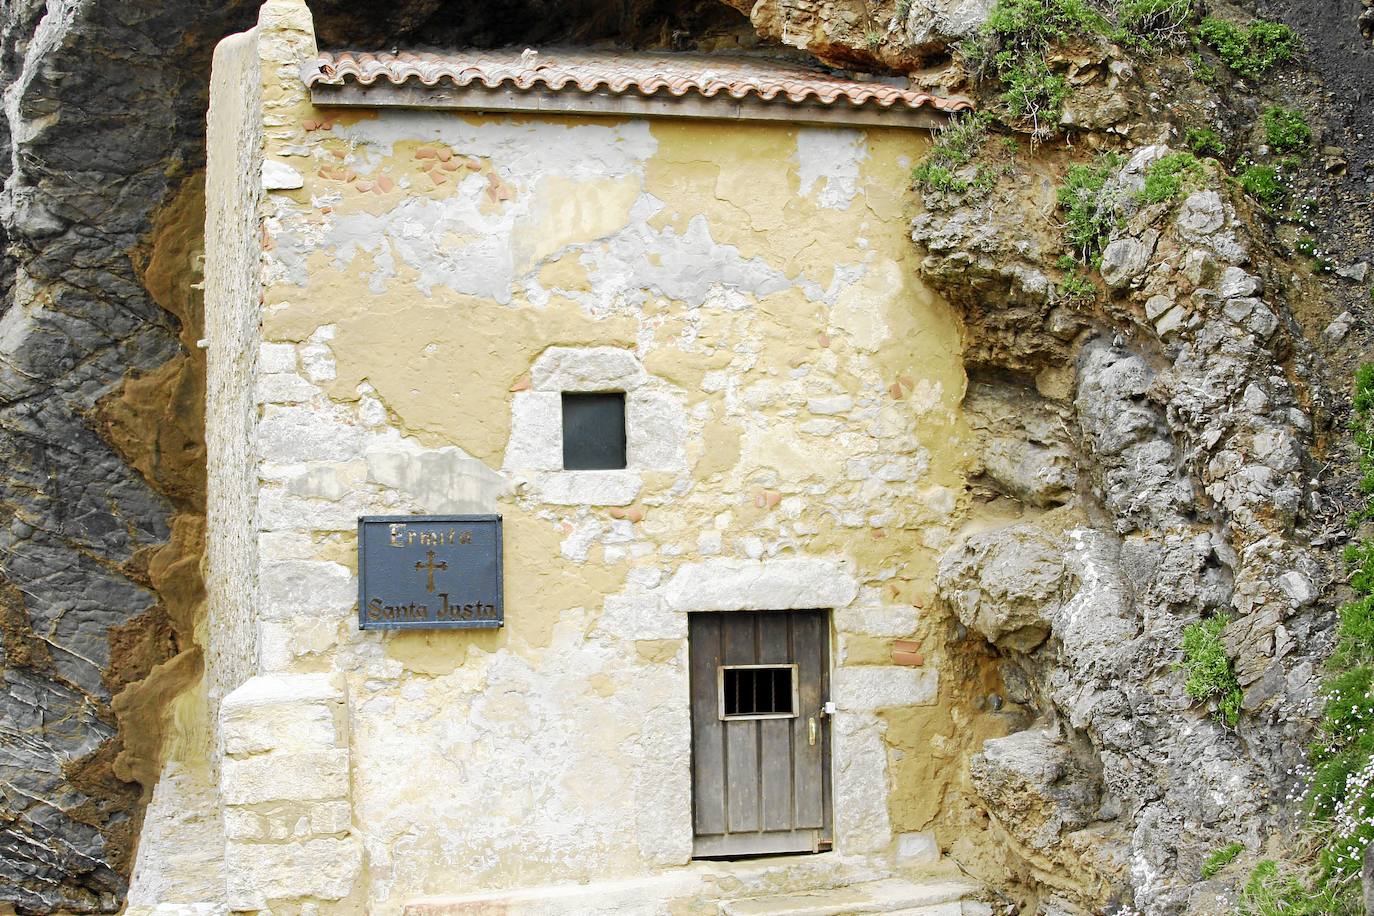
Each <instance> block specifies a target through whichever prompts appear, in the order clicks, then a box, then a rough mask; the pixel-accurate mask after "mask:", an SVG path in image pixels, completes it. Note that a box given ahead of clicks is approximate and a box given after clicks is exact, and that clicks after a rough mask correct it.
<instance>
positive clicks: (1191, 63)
mask: <svg viewBox="0 0 1374 916" xmlns="http://www.w3.org/2000/svg"><path fill="white" fill-rule="evenodd" d="M1188 69H1189V70H1191V71H1193V77H1194V78H1195V79H1196V80H1197V81H1198V82H1199V83H1202V84H1203V85H1204V86H1215V85H1216V84H1217V71H1216V68H1215V67H1213V66H1212V65H1211V64H1209V63H1207V62H1206V61H1205V60H1203V59H1202V55H1201V54H1198V53H1197V52H1196V51H1194V52H1193V53H1191V54H1189V55H1188Z"/></svg>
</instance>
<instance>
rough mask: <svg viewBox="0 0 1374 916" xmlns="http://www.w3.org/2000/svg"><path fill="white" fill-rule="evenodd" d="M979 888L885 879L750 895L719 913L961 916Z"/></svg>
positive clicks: (737, 915)
mask: <svg viewBox="0 0 1374 916" xmlns="http://www.w3.org/2000/svg"><path fill="white" fill-rule="evenodd" d="M977 890H978V888H977V887H976V886H975V885H972V884H965V883H962V882H959V881H915V880H909V879H906V878H885V879H883V880H881V881H869V882H866V883H863V884H851V885H849V886H848V887H840V888H832V889H827V890H817V891H807V892H803V893H794V894H777V895H773V896H768V897H751V898H745V899H741V900H731V901H727V902H723V903H721V904H720V913H721V916H848V914H851V913H907V914H911V916H963V906H962V902H963V900H964V898H966V897H970V896H972V895H973V894H974V893H976V892H977Z"/></svg>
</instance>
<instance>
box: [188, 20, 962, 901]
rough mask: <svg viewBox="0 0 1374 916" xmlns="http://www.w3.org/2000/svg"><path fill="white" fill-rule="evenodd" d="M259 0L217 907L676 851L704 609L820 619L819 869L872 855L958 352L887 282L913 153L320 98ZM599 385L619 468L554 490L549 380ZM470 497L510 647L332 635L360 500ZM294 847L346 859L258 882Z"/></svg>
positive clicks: (295, 41)
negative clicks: (245, 399) (244, 641)
mask: <svg viewBox="0 0 1374 916" xmlns="http://www.w3.org/2000/svg"><path fill="white" fill-rule="evenodd" d="M278 8H280V9H281V11H282V12H281V13H280V14H277V13H276V10H277V9H278ZM287 9H288V6H287V5H286V4H281V5H280V6H279V7H278V5H276V4H269V6H268V7H267V8H266V9H265V11H264V19H263V26H262V31H261V32H260V34H259V35H258V36H257V38H256V41H257V42H258V43H259V47H260V48H261V49H262V50H261V53H262V54H263V55H264V58H265V60H267V61H268V63H267V64H265V65H264V70H263V84H264V86H265V90H264V106H263V123H264V124H265V125H266V131H265V144H266V149H265V156H264V167H263V177H264V184H265V186H266V187H267V188H268V189H269V193H267V194H266V196H265V200H264V201H263V203H262V209H261V212H262V214H263V217H262V232H261V237H262V240H263V243H262V250H261V259H262V262H263V264H264V276H265V284H264V290H263V296H262V306H261V312H260V319H261V334H262V343H261V346H260V348H259V351H258V354H257V362H256V367H255V368H254V367H252V366H249V365H247V364H242V363H240V364H231V363H228V362H221V363H214V364H212V389H213V390H214V391H217V392H218V391H227V390H228V388H229V386H232V385H235V384H242V382H243V379H242V376H240V375H238V374H237V373H238V372H239V371H240V370H239V368H238V367H239V366H243V368H244V369H246V370H247V371H248V372H249V373H250V378H249V381H250V382H251V383H252V384H251V387H252V393H253V397H254V398H255V401H256V410H257V413H258V417H259V420H258V423H257V433H256V448H255V451H254V452H253V453H251V454H243V453H241V452H238V451H232V450H231V451H228V452H226V453H225V455H224V459H225V461H226V465H225V469H226V471H228V472H229V473H227V474H226V479H233V478H235V477H237V475H239V474H241V473H249V474H251V475H253V476H254V477H255V479H256V483H255V487H256V489H257V514H256V526H257V534H256V544H255V545H254V544H242V543H241V544H238V545H237V546H234V545H231V544H230V542H229V541H228V540H227V539H226V540H224V541H223V542H220V543H221V546H222V547H223V548H224V549H226V550H231V549H232V550H233V551H236V552H237V553H236V555H235V558H234V560H233V562H234V563H236V564H239V566H240V567H242V566H245V565H246V566H247V567H250V568H253V569H255V574H256V581H257V583H258V590H257V602H256V627H257V637H256V638H257V643H258V653H257V662H256V664H257V669H256V670H257V672H258V673H257V675H256V676H254V677H252V678H250V679H249V680H247V681H246V682H245V683H244V684H243V685H242V686H241V687H239V688H238V690H236V691H235V692H234V693H233V694H231V695H230V696H229V697H228V699H226V701H225V704H224V707H223V709H222V712H221V722H222V728H223V732H224V736H225V742H226V743H225V752H226V754H227V755H228V756H227V757H226V758H225V761H224V763H223V773H222V780H221V791H222V793H223V800H224V804H225V805H226V808H225V811H226V829H227V840H228V849H229V854H228V857H229V858H228V860H229V862H230V864H231V872H232V871H233V870H234V869H235V868H237V869H241V870H242V873H243V874H244V875H247V876H249V877H250V878H251V876H253V875H258V876H259V877H261V878H262V879H263V880H262V881H257V880H256V879H253V880H246V881H245V883H244V885H243V889H244V891H247V890H248V889H249V886H250V885H253V886H256V887H258V890H259V894H260V896H258V897H252V895H251V894H249V895H246V896H245V895H241V894H240V893H239V892H238V891H237V890H234V887H235V886H236V885H235V881H236V879H235V878H233V877H232V876H231V879H230V884H231V894H230V896H231V903H233V904H234V905H244V906H248V905H253V906H261V905H262V904H263V903H266V904H268V905H271V906H272V907H273V908H274V909H276V908H277V907H279V906H286V907H287V908H288V909H291V908H294V907H298V906H304V905H307V904H309V903H311V902H314V903H317V904H323V903H325V902H328V903H329V904H330V905H331V906H336V907H351V906H355V905H356V906H362V905H365V906H367V907H369V911H371V912H396V911H398V910H399V908H400V907H401V906H402V905H403V904H404V903H405V902H406V901H407V900H411V899H414V898H416V897H419V896H422V895H427V894H442V893H453V892H455V891H458V890H464V891H472V890H479V889H502V888H513V887H527V886H531V885H539V884H546V883H557V882H569V881H573V882H576V881H586V880H589V879H592V878H596V879H600V880H605V879H609V878H615V877H618V876H631V875H637V874H644V873H646V872H649V871H652V870H655V869H663V868H672V867H675V866H682V865H686V864H687V861H688V859H689V857H690V854H691V839H692V829H691V812H690V799H691V789H690V770H689V766H688V761H689V760H690V729H689V722H688V707H687V693H688V691H687V683H686V638H685V637H686V630H687V626H686V622H687V614H688V613H692V612H696V611H704V610H747V609H752V608H770V609H786V608H793V607H795V608H811V607H826V608H831V609H833V611H834V627H835V633H836V639H837V644H836V647H835V653H836V662H837V665H838V667H837V669H836V672H835V675H834V691H833V698H834V700H835V701H836V704H837V706H838V712H837V714H836V717H835V720H834V726H833V728H834V760H835V765H834V787H835V833H836V844H837V848H838V850H839V851H840V852H841V854H843V855H867V854H878V855H883V856H886V855H888V854H889V853H896V852H897V850H898V848H899V846H898V843H897V838H896V836H895V832H894V827H893V823H894V814H893V811H892V809H891V802H892V799H893V795H892V792H891V779H892V770H891V764H892V762H893V761H894V760H896V759H898V758H900V757H902V756H903V754H904V753H905V752H903V751H901V750H898V749H897V748H895V747H893V746H892V745H890V744H889V743H888V742H886V741H885V740H884V734H885V730H886V727H887V726H886V723H885V720H884V719H883V717H882V713H883V711H885V710H888V709H891V708H897V707H900V708H907V709H913V708H926V707H931V708H933V704H935V703H936V702H937V700H938V697H939V672H938V669H939V665H940V658H941V654H940V651H939V647H938V646H937V645H935V644H933V643H932V644H930V645H929V646H928V647H927V651H928V653H929V656H928V658H929V661H927V660H926V658H927V657H926V656H923V655H922V654H921V653H920V652H919V651H916V650H917V649H919V648H920V646H918V645H905V646H899V645H898V641H900V640H903V639H906V638H910V637H913V636H914V637H916V638H918V639H923V638H924V633H923V631H922V630H921V621H920V618H921V611H920V607H921V606H924V605H925V604H927V603H928V602H929V601H930V600H931V599H932V597H933V590H934V582H933V575H934V569H935V560H936V557H937V556H938V552H939V551H940V550H941V549H942V548H944V547H945V546H947V545H948V544H949V543H950V539H951V537H952V532H953V530H954V529H955V528H956V527H957V525H958V524H959V517H960V513H961V512H962V511H963V505H964V499H965V497H964V496H963V495H962V494H963V491H964V488H963V479H964V472H965V466H966V463H967V460H968V454H967V446H966V441H967V436H966V430H965V427H964V425H963V423H962V422H961V420H960V418H959V415H958V412H957V409H956V405H957V404H958V403H959V401H960V400H961V399H962V397H963V393H964V377H963V372H962V360H961V350H962V345H961V339H960V329H959V326H958V323H957V322H956V321H955V320H954V319H953V317H952V315H951V314H950V312H949V310H948V309H947V307H946V306H945V305H944V304H943V303H942V302H941V301H940V300H939V299H938V298H937V297H935V296H932V295H931V294H930V293H929V292H928V291H927V290H925V289H924V288H923V287H922V286H920V285H919V284H918V283H915V282H913V280H912V279H911V277H912V274H911V271H910V269H909V266H908V265H907V264H906V261H907V258H908V257H909V254H908V251H909V247H908V242H907V239H906V229H905V227H906V218H907V216H908V214H907V212H906V206H907V204H906V203H905V201H904V195H903V181H904V176H905V174H906V173H907V171H908V170H909V168H910V167H911V164H912V163H913V162H914V160H915V159H916V158H917V157H919V156H920V155H921V154H922V152H923V151H924V149H925V148H926V145H927V143H928V139H927V138H926V137H925V136H924V135H922V134H919V133H908V132H896V131H871V132H868V133H863V132H858V131H852V130H844V129H828V128H822V127H814V128H795V127H784V126H777V125H750V124H731V125H729V127H728V128H726V127H724V126H722V125H719V124H716V123H713V122H675V121H631V120H623V121H622V120H616V119H574V118H547V119H545V118H527V117H517V116H509V117H503V116H489V117H479V116H470V115H459V114H452V113H442V112H425V111H416V112H406V111H377V112H373V111H367V112H360V111H329V110H317V109H314V108H313V107H311V106H310V104H309V102H308V100H307V99H306V97H305V93H304V89H303V87H302V86H301V84H300V82H299V77H298V76H296V75H295V73H294V72H293V71H292V69H291V67H290V65H289V64H288V63H287V62H286V61H285V60H281V61H278V60H277V59H276V55H279V54H285V53H287V52H292V53H296V54H300V55H303V54H305V53H306V52H307V51H308V50H309V48H308V44H309V42H308V40H307V38H306V37H305V36H307V35H308V32H307V31H306V29H307V28H308V23H307V21H306V20H305V19H303V18H300V17H301V10H300V9H299V8H297V9H296V11H295V12H293V13H291V14H290V16H288V15H287ZM250 40H251V39H250ZM278 67H279V69H278ZM244 190H245V189H244V188H243V187H242V186H240V192H243V191H244ZM226 250H227V249H226ZM820 252H824V254H823V255H821V254H820ZM245 257H246V258H247V259H248V261H249V262H251V263H256V260H257V258H258V257H259V255H258V253H255V252H253V253H249V252H245ZM235 270H236V271H237V270H238V268H235ZM213 273H214V272H213V271H212V274H213ZM226 275H229V274H228V273H226ZM234 275H237V273H235V274H234ZM217 295H218V294H217ZM247 301H249V302H251V301H252V300H251V298H249V299H248V300H247ZM218 330H219V331H220V332H227V333H228V334H232V333H234V332H233V330H232V328H230V327H227V326H223V325H221V326H219V328H218ZM211 333H212V340H211V352H212V354H213V353H215V352H217V351H218V350H219V348H221V347H226V346H227V344H229V343H230V342H231V341H233V340H236V339H237V338H233V337H226V339H225V340H216V339H214V337H213V334H214V333H215V331H213V330H212V332H211ZM215 366H220V367H224V368H225V369H226V374H225V377H223V378H219V377H215V376H214V373H215V372H216V369H215ZM607 386H610V387H613V388H618V389H620V390H625V391H626V392H627V404H628V411H627V413H628V421H629V428H630V437H629V466H628V467H627V469H626V470H624V471H608V472H568V471H563V470H561V460H560V454H559V441H560V437H561V419H560V415H559V412H558V403H559V392H561V391H578V390H605V389H606V387H607ZM226 402H227V399H226ZM231 465H234V466H232V467H231ZM224 492H227V491H224ZM463 512H466V513H492V512H499V513H500V514H501V515H502V516H503V517H504V525H505V539H506V556H505V569H506V575H505V589H506V595H505V601H506V626H505V628H504V629H502V630H500V631H496V632H477V631H466V632H464V631H428V632H395V633H387V632H378V631H359V630H358V629H357V625H356V616H355V615H356V613H357V610H356V595H357V579H356V572H357V570H356V524H357V519H358V517H359V516H360V515H380V514H410V513H416V514H424V513H463ZM216 549H219V548H216ZM212 555H213V554H212ZM214 569H215V566H214V565H213V564H212V575H213V572H214ZM251 578H252V573H249V574H248V575H247V576H246V580H248V581H251ZM218 588H219V586H218V585H216V584H214V579H213V578H212V594H216V595H219V594H221V592H219V591H218ZM220 607H221V605H220V604H219V603H215V604H214V605H213V606H212V610H211V613H212V631H214V630H215V629H216V628H218V627H220V626H221V623H220V622H219V621H214V620H213V616H214V615H215V614H217V613H219V609H220ZM223 608H224V610H225V612H226V613H227V614H230V615H233V614H236V613H238V611H237V608H236V605H235V604H233V603H225V604H224V605H223ZM894 653H895V654H894ZM899 662H900V663H899ZM326 684H328V685H331V686H329V687H328V688H327V690H326V688H325V686H324V685H326ZM292 685H307V686H309V685H318V686H319V689H320V691H324V693H321V694H320V697H321V698H320V699H312V698H311V697H314V695H315V694H314V693H313V692H312V691H314V687H311V690H310V691H304V692H305V693H306V694H309V696H307V697H306V698H305V699H302V700H299V701H298V700H294V699H292V700H288V699H287V698H288V697H292V696H295V695H296V694H298V693H301V692H302V691H303V690H304V688H302V687H300V686H296V687H293V686H292ZM325 693H327V697H326V696H325ZM328 710H333V711H332V712H329V714H328V715H326V712H327V711H328ZM288 720H289V721H293V722H296V723H297V727H296V728H295V729H292V728H291V727H288V726H287V725H286V724H284V723H285V722H287V721H288ZM244 723H256V724H252V725H251V728H252V729H257V730H266V731H267V732H270V733H271V734H272V735H276V736H277V737H271V738H270V740H269V739H268V738H263V740H262V741H261V742H258V743H253V742H252V741H250V742H248V744H251V745H252V746H251V747H248V744H244V743H243V742H244V740H246V739H243V738H242V734H241V733H242V731H243V729H244V728H246V727H250V726H248V725H245V724H244ZM330 723H332V724H330ZM345 723H346V724H345ZM317 727H318V728H326V729H334V730H333V731H330V733H329V735H328V736H325V737H327V739H328V740H325V739H324V738H323V737H322V738H321V739H320V740H319V741H306V740H305V739H304V738H301V739H299V741H298V740H297V738H296V737H294V735H295V734H296V733H297V732H298V733H299V735H302V736H308V735H310V734H313V733H314V730H316V728H317ZM256 733H257V732H256V731H255V732H254V734H256ZM288 734H290V735H293V737H291V738H290V739H289V740H288V739H287V738H286V737H284V736H286V735H288ZM269 737H270V736H269ZM917 737H918V738H919V735H917ZM255 740H256V739H255ZM302 742H303V743H302ZM259 744H260V745H261V746H259ZM344 774H347V778H345V776H344ZM340 805H345V806H347V807H348V809H349V810H350V811H351V815H350V816H349V817H344V816H343V811H344V810H345V809H344V808H343V807H340ZM317 820H318V821H319V823H318V824H317V823H316V821H317ZM900 848H901V849H903V850H907V851H908V852H910V851H911V850H917V851H918V852H919V854H920V855H922V856H925V855H927V854H928V852H929V849H930V841H929V838H928V837H916V838H908V839H907V840H906V841H905V842H904V843H902V844H901V845H900ZM913 854H914V853H913ZM283 856H285V857H294V858H293V861H301V862H309V861H314V860H315V859H316V858H317V857H319V856H323V857H325V858H331V857H332V861H334V862H335V867H334V868H333V870H327V869H308V870H306V871H308V874H307V873H306V871H303V872H300V873H297V872H296V871H291V872H289V873H283V874H282V875H281V876H280V878H279V879H275V878H274V879H272V880H269V879H268V878H267V876H268V875H269V874H275V873H276V871H281V868H280V864H281V862H284V861H285V859H283V858H281V857H283ZM273 863H276V864H273ZM348 863H353V864H352V865H349V864H348ZM274 870H276V871H274ZM297 877H298V878H300V881H299V882H297V881H295V878H297ZM264 882H265V883H264ZM312 882H313V883H312ZM250 898H251V899H250Z"/></svg>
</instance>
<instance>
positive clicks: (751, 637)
mask: <svg viewBox="0 0 1374 916" xmlns="http://www.w3.org/2000/svg"><path fill="white" fill-rule="evenodd" d="M721 617H722V618H723V620H724V623H723V627H724V634H725V639H724V648H723V649H722V661H723V663H724V664H727V665H752V664H755V663H756V662H757V659H758V652H757V648H756V643H755V627H756V625H757V622H758V617H759V615H758V614H752V613H743V612H736V613H730V614H722V615H721ZM758 725H759V724H758V721H757V720H745V721H738V722H726V723H725V799H726V801H725V807H726V824H727V829H728V830H730V831H731V832H733V831H737V830H743V831H748V830H758V829H759V727H758Z"/></svg>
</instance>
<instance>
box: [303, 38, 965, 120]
mask: <svg viewBox="0 0 1374 916" xmlns="http://www.w3.org/2000/svg"><path fill="white" fill-rule="evenodd" d="M303 71H304V72H303V74H302V76H303V77H304V79H305V82H306V84H307V85H308V86H311V87H314V86H319V85H324V86H331V85H332V86H342V85H344V84H345V83H347V82H348V81H350V80H351V81H353V82H356V83H358V84H359V85H362V86H371V85H373V84H375V83H376V82H377V81H378V80H383V79H384V80H386V81H388V82H390V83H392V84H394V85H397V86H399V85H402V84H404V83H407V82H409V81H411V80H416V81H418V82H419V83H421V84H422V85H425V86H431V87H432V86H437V85H438V84H439V83H441V82H443V81H445V80H447V81H449V82H451V83H453V84H454V85H455V86H456V87H458V88H462V87H465V86H470V85H472V84H473V83H481V84H482V86H484V87H486V88H487V89H498V88H501V87H503V86H510V87H514V88H516V89H522V90H529V89H538V88H544V89H547V90H549V91H552V92H560V91H564V90H571V89H575V90H577V91H580V92H584V93H594V92H597V91H599V90H601V89H603V88H604V89H607V90H609V91H611V92H613V93H616V94H621V93H626V92H631V91H634V92H638V93H640V94H642V95H645V96H652V95H655V94H657V93H660V92H666V93H667V94H669V95H672V96H674V97H681V96H684V95H687V94H689V93H692V94H696V95H700V96H702V97H705V98H713V97H716V96H718V95H721V94H724V95H726V96H728V97H729V98H732V99H735V100H737V101H738V100H742V99H745V98H747V97H751V96H752V97H754V98H757V99H759V100H762V101H765V102H771V101H786V102H790V103H793V104H803V103H808V102H814V103H819V104H822V105H832V104H834V103H835V102H837V101H840V100H841V99H843V100H845V101H847V102H849V103H850V104H851V105H853V106H855V107H861V106H870V105H872V106H878V107H882V108H892V107H893V106H899V107H903V108H910V109H916V108H922V107H925V106H929V107H931V108H935V109H937V110H940V111H947V112H953V111H960V110H963V109H967V108H970V107H972V106H971V105H970V103H969V102H968V101H967V100H965V99H959V98H948V97H941V96H935V95H931V94H929V93H926V92H922V91H920V90H916V89H906V88H902V87H900V86H892V85H889V84H887V83H881V82H871V83H870V82H860V81H858V80H852V79H845V78H842V77H837V76H833V75H831V74H829V73H826V72H824V71H822V70H819V69H812V68H809V67H805V66H802V65H799V64H795V63H788V62H783V61H778V60H774V59H770V58H761V57H748V56H744V55H738V54H733V55H712V54H697V53H691V54H689V53H683V52H672V51H662V52H644V51H594V50H584V49H574V50H566V49H552V50H548V51H544V52H540V51H535V50H532V49H526V50H524V51H514V50H508V51H458V52H447V53H443V54H439V53H434V52H425V51H400V52H382V53H372V52H362V51H338V52H325V53H321V54H320V55H319V56H318V57H316V58H315V59H314V60H313V61H310V62H308V63H307V64H306V65H305V67H304V68H303ZM780 96H781V97H782V98H781V99H780V98H779V97H780Z"/></svg>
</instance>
